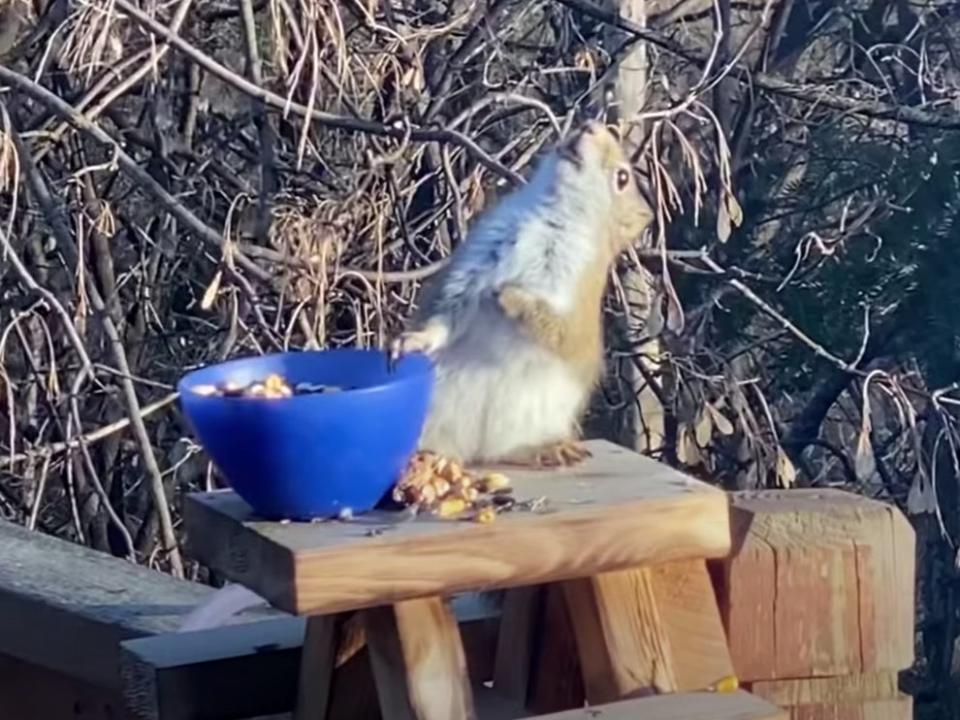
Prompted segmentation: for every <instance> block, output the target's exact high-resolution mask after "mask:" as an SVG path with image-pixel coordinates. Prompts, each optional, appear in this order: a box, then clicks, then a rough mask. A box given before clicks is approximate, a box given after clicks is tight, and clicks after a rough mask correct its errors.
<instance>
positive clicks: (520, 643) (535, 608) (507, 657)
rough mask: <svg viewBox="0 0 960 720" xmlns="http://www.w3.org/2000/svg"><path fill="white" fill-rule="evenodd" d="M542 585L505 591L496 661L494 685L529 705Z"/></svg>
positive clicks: (502, 691)
mask: <svg viewBox="0 0 960 720" xmlns="http://www.w3.org/2000/svg"><path fill="white" fill-rule="evenodd" d="M543 590H544V587H543V586H541V585H530V586H528V587H518V588H511V589H509V590H507V591H506V593H504V598H503V607H502V609H501V611H500V629H499V631H498V633H497V654H496V658H495V659H494V665H493V689H494V691H495V692H496V693H497V694H499V695H501V696H503V697H505V698H509V699H510V700H513V701H514V702H516V703H519V704H520V705H521V706H522V707H526V704H527V699H528V697H529V693H530V677H531V673H532V672H533V663H534V662H535V661H536V658H535V653H534V642H535V636H536V631H537V624H538V623H537V621H538V619H539V618H540V613H541V609H542V604H543Z"/></svg>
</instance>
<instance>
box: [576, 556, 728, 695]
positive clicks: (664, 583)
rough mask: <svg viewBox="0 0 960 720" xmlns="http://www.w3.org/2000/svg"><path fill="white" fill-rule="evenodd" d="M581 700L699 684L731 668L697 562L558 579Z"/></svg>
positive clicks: (714, 605)
mask: <svg viewBox="0 0 960 720" xmlns="http://www.w3.org/2000/svg"><path fill="white" fill-rule="evenodd" d="M564 592H565V595H566V598H567V603H568V604H569V607H570V615H571V617H573V618H574V625H573V629H574V634H575V636H576V639H577V647H578V651H579V655H580V664H581V666H582V668H583V679H584V686H585V688H586V696H587V701H588V702H590V703H591V704H597V703H604V702H612V701H614V700H618V699H621V698H624V697H630V696H636V695H638V694H651V693H670V692H683V691H692V690H704V689H706V688H709V687H710V686H712V685H713V684H714V683H716V682H717V681H718V680H720V679H722V678H724V677H728V676H730V675H732V674H733V665H732V662H731V660H730V655H729V652H728V650H727V642H726V637H725V635H724V631H723V624H722V622H721V619H720V612H719V609H718V608H717V602H716V597H715V595H714V592H713V586H712V584H711V582H710V577H709V575H708V574H707V569H706V565H705V563H704V562H703V561H687V562H682V563H675V564H671V565H665V566H655V567H645V568H637V569H634V570H625V571H619V572H611V573H603V574H601V575H597V576H594V577H590V578H581V579H578V580H573V581H569V582H566V583H564Z"/></svg>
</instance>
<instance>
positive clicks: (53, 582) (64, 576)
mask: <svg viewBox="0 0 960 720" xmlns="http://www.w3.org/2000/svg"><path fill="white" fill-rule="evenodd" d="M0 548H2V550H0V652H2V653H6V654H8V655H11V656H13V657H17V658H20V659H22V660H25V661H27V662H31V663H34V664H37V665H42V666H44V667H48V668H50V669H52V670H57V671H60V672H63V673H65V674H67V675H71V676H73V677H76V678H79V679H81V680H84V681H86V682H89V683H92V684H94V685H99V686H101V687H103V688H108V689H113V690H119V688H120V673H119V667H120V649H119V643H120V642H121V641H122V640H126V639H129V638H135V637H144V636H148V635H153V634H157V633H164V632H171V631H174V630H176V629H177V628H178V626H179V624H180V621H181V620H182V619H183V618H184V617H185V616H186V615H187V613H189V612H190V611H191V610H193V609H194V607H195V606H196V605H197V604H199V603H200V602H203V601H204V600H206V599H207V598H208V597H209V596H210V595H211V593H212V592H213V590H212V589H211V588H209V587H206V586H203V585H199V584H197V583H191V582H188V581H185V580H177V579H175V578H173V577H171V576H169V575H165V574H163V573H160V572H156V571H153V570H149V569H147V568H145V567H142V566H139V565H134V564H133V563H130V562H127V561H125V560H121V559H118V558H115V557H113V556H111V555H107V554H106V553H101V552H98V551H96V550H92V549H90V548H87V547H84V546H81V545H78V544H75V543H70V542H66V541H63V540H60V539H58V538H54V537H51V536H49V535H45V534H43V533H39V532H31V531H29V530H27V529H25V528H23V527H21V526H19V525H15V524H13V523H10V522H7V521H3V520H0ZM278 615H279V613H278V612H277V611H276V610H271V609H262V610H260V609H258V610H256V611H250V612H247V613H244V614H243V615H242V616H240V617H238V618H234V619H233V620H231V622H250V620H251V619H258V618H269V617H277V616H278ZM38 628H43V630H44V632H43V633H38V632H37V629H38ZM47 637H56V638H69V639H70V640H69V642H48V641H47V640H46V638H47Z"/></svg>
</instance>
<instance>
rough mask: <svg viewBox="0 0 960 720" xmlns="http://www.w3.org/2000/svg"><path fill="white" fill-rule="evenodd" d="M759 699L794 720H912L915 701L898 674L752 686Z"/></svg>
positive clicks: (886, 672) (773, 681) (889, 673)
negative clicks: (786, 712)
mask: <svg viewBox="0 0 960 720" xmlns="http://www.w3.org/2000/svg"><path fill="white" fill-rule="evenodd" d="M750 691H751V692H752V693H753V694H754V695H756V696H757V697H762V698H764V699H765V700H769V701H770V702H772V703H774V704H776V705H779V706H780V707H783V708H785V709H786V710H788V711H789V713H790V718H791V720H911V718H912V715H913V701H912V698H910V697H909V696H907V695H904V694H903V693H901V692H900V690H899V683H898V680H897V673H896V672H894V671H883V672H874V673H866V674H863V675H841V676H837V677H828V678H803V679H798V680H763V681H759V682H755V683H752V684H751V685H750Z"/></svg>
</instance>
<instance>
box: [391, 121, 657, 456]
mask: <svg viewBox="0 0 960 720" xmlns="http://www.w3.org/2000/svg"><path fill="white" fill-rule="evenodd" d="M652 220H653V210H652V208H651V206H650V203H649V202H648V200H647V199H646V198H645V196H644V193H643V192H642V191H641V189H640V187H639V186H638V184H637V179H636V177H635V176H634V173H633V171H632V169H631V166H630V163H629V160H628V158H627V155H626V153H625V151H624V149H623V147H622V144H621V142H620V139H619V137H618V136H617V134H616V133H615V132H614V131H613V130H611V129H610V128H608V127H607V126H605V125H603V124H601V123H599V122H595V121H590V122H587V123H586V124H584V125H583V126H582V128H581V129H580V130H579V131H578V132H577V133H576V134H574V135H573V136H572V137H571V138H569V139H568V140H566V141H564V142H561V143H560V144H558V145H557V146H556V147H554V148H553V149H552V150H551V151H550V152H548V153H547V154H546V155H545V156H544V157H543V158H542V160H541V161H540V162H539V164H538V166H537V168H536V170H535V172H534V173H533V175H532V177H531V178H530V180H529V181H528V182H527V184H525V185H524V186H522V187H520V188H518V189H516V190H515V191H513V192H512V193H511V194H509V195H507V196H506V197H504V198H503V199H502V200H501V201H500V202H499V203H498V204H497V205H496V206H495V207H494V208H492V209H491V210H489V211H487V212H486V213H484V214H482V215H481V216H480V217H479V218H478V219H477V221H476V222H475V223H474V224H473V226H472V227H471V228H470V230H469V231H468V234H467V237H466V239H465V240H464V242H463V243H461V244H460V246H458V247H457V249H456V250H455V251H454V252H453V253H452V254H451V257H450V259H449V261H448V263H447V264H446V265H445V266H444V267H443V268H442V269H441V270H440V271H439V272H438V273H437V274H436V275H434V276H433V277H431V278H430V279H429V280H428V281H427V282H426V283H425V284H424V286H423V288H422V290H421V293H420V297H419V298H418V301H419V302H418V310H417V312H416V313H415V315H414V317H413V318H412V323H411V326H410V327H409V329H407V330H406V331H405V332H403V333H402V334H401V335H400V336H399V337H397V338H396V339H395V340H394V342H393V344H392V347H391V354H392V356H394V357H397V356H399V355H402V354H406V353H411V352H423V353H426V354H427V355H429V356H430V357H431V358H433V360H434V363H435V367H436V383H435V387H434V395H433V399H432V404H431V408H430V411H429V413H428V416H427V420H426V423H425V425H424V429H423V432H422V435H421V439H420V448H421V449H423V450H431V451H433V452H437V453H440V454H442V455H445V456H447V457H451V458H457V459H459V460H460V461H462V462H465V463H472V462H508V463H519V464H525V465H570V464H574V463H576V462H578V461H580V460H582V459H583V458H584V457H586V456H587V454H588V453H587V451H586V450H585V449H584V448H582V447H581V446H580V445H578V444H577V442H576V440H577V438H578V436H579V421H580V418H581V416H582V414H583V412H584V411H585V409H586V405H587V402H588V400H589V397H590V394H591V392H592V391H593V389H594V387H595V385H596V383H597V382H598V380H599V379H600V376H601V373H602V369H603V326H602V322H603V319H602V301H603V293H604V289H605V287H606V282H607V277H608V275H609V272H610V268H611V266H612V265H613V263H614V261H615V260H616V258H617V256H618V255H619V254H620V253H621V252H622V251H623V250H624V249H626V248H627V247H628V246H629V245H630V244H631V243H633V242H634V241H636V240H637V239H638V238H639V237H640V235H641V234H642V232H643V231H644V230H645V229H646V228H647V227H648V226H649V225H650V224H651V222H652Z"/></svg>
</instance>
